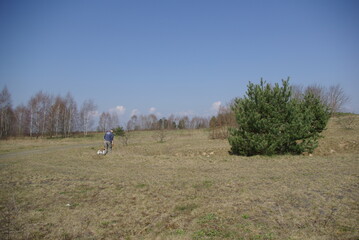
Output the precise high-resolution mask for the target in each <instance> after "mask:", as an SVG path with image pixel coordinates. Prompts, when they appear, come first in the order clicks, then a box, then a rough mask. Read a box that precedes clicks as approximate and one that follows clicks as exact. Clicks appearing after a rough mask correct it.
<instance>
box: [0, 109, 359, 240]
mask: <svg viewBox="0 0 359 240" xmlns="http://www.w3.org/2000/svg"><path fill="white" fill-rule="evenodd" d="M323 134H324V136H325V137H324V138H322V139H320V145H319V147H318V148H317V149H316V151H315V152H314V153H313V154H310V155H308V154H305V155H299V156H292V155H284V156H271V157H267V156H253V157H242V156H233V155H230V154H229V150H230V146H229V144H228V141H227V140H211V139H210V138H209V131H208V130H176V131H168V132H165V133H164V137H165V138H164V142H159V141H158V134H156V132H154V131H141V132H132V133H131V134H130V135H129V139H128V144H127V145H124V144H123V143H122V142H121V140H120V139H119V138H115V141H116V142H115V143H116V144H115V146H114V149H113V151H112V153H110V154H108V155H107V156H98V155H97V154H96V152H97V150H98V149H100V148H101V147H102V134H98V135H94V136H92V137H86V138H68V139H32V140H31V139H13V140H12V139H10V140H4V141H1V142H0V184H1V188H0V213H1V215H0V220H1V222H0V239H63V240H70V239H79V240H85V239H136V240H137V239H170V240H171V239H172V240H184V239H253V240H254V239H256V240H262V239H263V240H264V239H288V240H289V239H346V240H349V239H351V240H354V239H359V229H358V226H359V116H353V115H348V116H340V117H337V118H332V119H331V120H330V122H329V125H328V129H327V130H325V132H324V133H323ZM162 137H163V136H162Z"/></svg>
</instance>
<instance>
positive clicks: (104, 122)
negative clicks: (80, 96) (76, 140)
mask: <svg viewBox="0 0 359 240" xmlns="http://www.w3.org/2000/svg"><path fill="white" fill-rule="evenodd" d="M110 122H111V115H110V113H108V112H103V113H101V115H100V119H99V123H98V130H99V131H102V132H105V131H106V130H108V129H109V128H110Z"/></svg>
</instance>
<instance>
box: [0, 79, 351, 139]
mask: <svg viewBox="0 0 359 240" xmlns="http://www.w3.org/2000/svg"><path fill="white" fill-rule="evenodd" d="M308 92H310V93H312V94H314V95H315V96H317V97H318V98H319V99H320V100H321V102H322V103H323V104H325V105H326V106H327V107H328V109H329V111H330V113H331V114H335V113H338V112H339V111H341V110H342V107H343V105H344V104H345V103H346V102H348V101H349V98H348V97H347V96H346V95H345V93H344V91H343V89H342V88H341V87H340V86H339V85H335V86H331V87H329V88H325V87H323V86H320V85H311V86H308V87H303V86H298V85H294V86H292V87H291V97H292V98H297V99H301V98H303V96H305V95H306V94H307V93H308ZM11 102H12V100H11V94H10V93H9V91H8V89H7V88H6V87H4V88H3V90H2V91H1V92H0V138H7V137H9V136H30V137H40V136H41V137H44V136H46V137H68V136H70V135H72V134H73V133H79V132H81V133H83V134H84V135H87V134H88V132H89V131H93V130H97V131H105V130H107V129H110V128H117V127H119V124H120V123H119V117H118V115H117V114H116V113H114V112H112V113H110V112H102V113H101V114H100V115H99V114H98V112H97V106H96V104H95V103H94V102H93V101H92V100H86V101H84V103H83V104H82V105H81V106H80V107H78V105H77V103H76V102H75V100H74V98H73V96H72V95H71V94H70V93H68V94H66V95H65V96H64V97H62V96H57V97H54V96H51V95H49V94H46V93H44V92H42V91H40V92H38V93H37V94H35V95H34V96H33V97H31V98H30V100H29V101H28V103H27V104H26V105H23V104H22V105H19V106H16V107H15V108H13V107H12V103H11ZM232 104H233V103H229V104H227V105H226V106H221V107H220V109H219V111H218V114H217V115H216V116H213V117H211V118H207V117H193V118H189V117H188V116H174V115H170V116H169V117H168V118H158V117H157V116H156V115H155V114H149V115H139V116H137V115H133V116H132V117H131V118H130V120H129V121H128V122H127V124H126V126H124V127H126V130H128V131H133V130H157V129H168V130H171V129H199V128H209V127H210V129H211V137H212V138H227V136H228V127H236V124H237V122H236V118H235V116H234V114H233V111H232ZM98 115H99V118H97V117H98ZM96 116H97V117H96ZM95 117H96V119H99V120H98V124H97V126H95Z"/></svg>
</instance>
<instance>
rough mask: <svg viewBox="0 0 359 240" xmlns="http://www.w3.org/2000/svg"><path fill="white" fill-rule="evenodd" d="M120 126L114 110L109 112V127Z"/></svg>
mask: <svg viewBox="0 0 359 240" xmlns="http://www.w3.org/2000/svg"><path fill="white" fill-rule="evenodd" d="M118 126H120V119H119V118H118V115H117V113H116V112H113V113H111V116H110V123H109V128H117V127H118Z"/></svg>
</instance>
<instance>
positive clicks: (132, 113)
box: [131, 109, 140, 117]
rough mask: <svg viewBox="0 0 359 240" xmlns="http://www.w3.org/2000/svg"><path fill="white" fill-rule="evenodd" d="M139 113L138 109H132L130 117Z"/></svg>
mask: <svg viewBox="0 0 359 240" xmlns="http://www.w3.org/2000/svg"><path fill="white" fill-rule="evenodd" d="M139 113H140V111H139V110H138V109H133V110H132V111H131V117H132V116H134V115H138V114H139Z"/></svg>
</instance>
